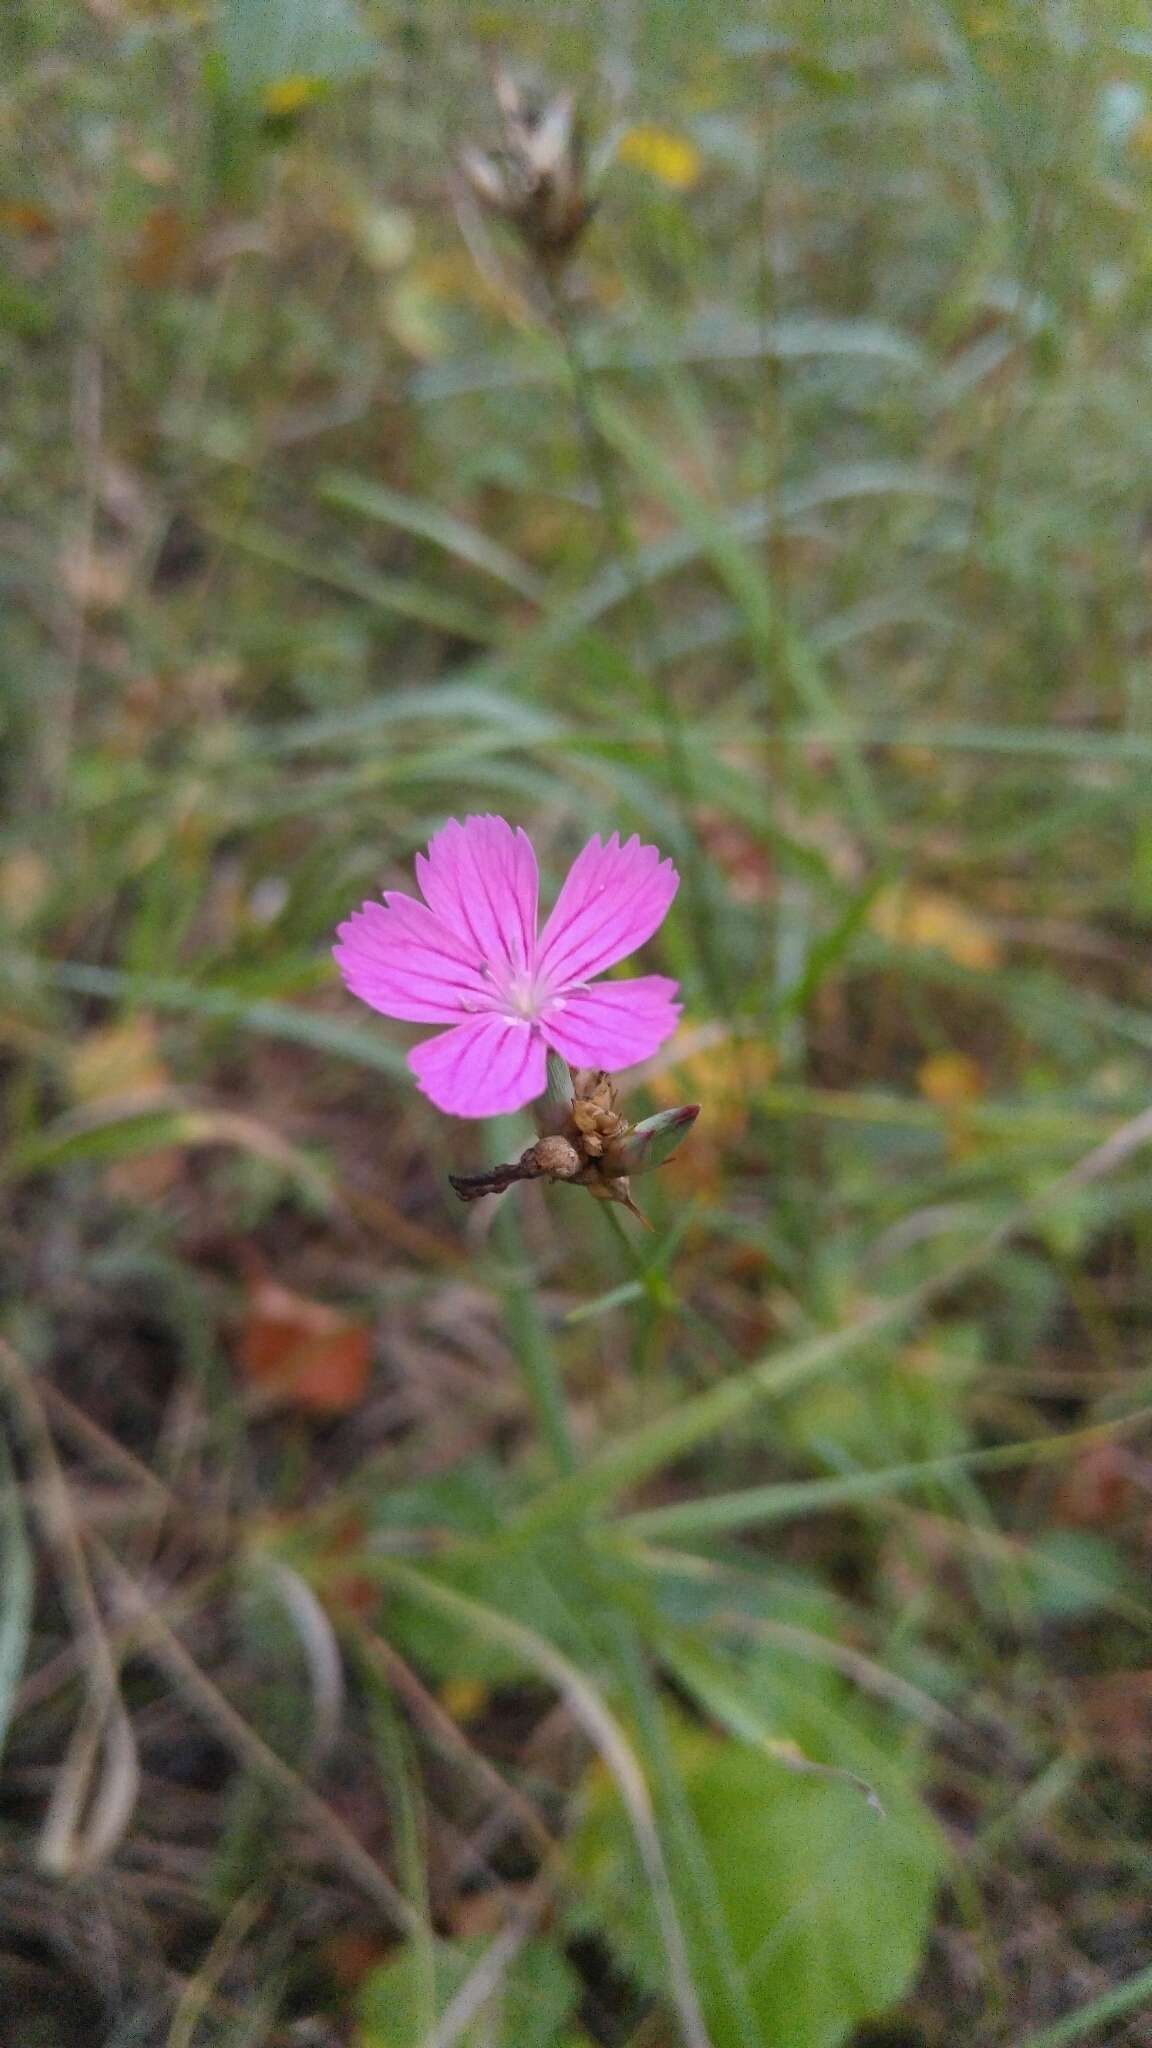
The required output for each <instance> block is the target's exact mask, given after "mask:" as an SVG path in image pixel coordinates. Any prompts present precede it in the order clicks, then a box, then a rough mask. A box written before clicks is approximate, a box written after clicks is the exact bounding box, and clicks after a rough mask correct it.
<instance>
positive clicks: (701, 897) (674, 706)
mask: <svg viewBox="0 0 1152 2048" xmlns="http://www.w3.org/2000/svg"><path fill="white" fill-rule="evenodd" d="M548 298H549V305H550V307H551V311H552V317H553V320H554V322H555V326H556V331H557V333H558V334H559V336H560V341H561V344H562V346H563V349H564V356H565V360H566V362H567V364H568V372H569V376H570V377H571V380H572V397H573V403H574V405H575V409H576V418H577V421H578V424H579V427H580V433H581V438H582V440H583V442H584V448H585V453H586V455H587V459H588V466H589V469H590V470H591V472H592V477H593V481H594V482H595V485H596V490H597V494H598V496H599V499H600V509H601V512H602V514H603V517H604V524H605V528H606V530H607V533H608V538H609V541H610V543H611V545H612V547H613V548H614V549H615V551H616V553H617V555H618V557H619V559H620V560H621V562H623V563H624V564H625V565H626V567H627V569H628V572H629V576H630V580H631V587H632V593H633V601H634V603H635V605H636V607H637V609H638V610H640V611H642V612H643V625H644V633H645V636H646V639H647V643H648V645H649V646H654V645H655V643H656V640H657V638H658V636H659V620H658V619H657V617H656V611H655V607H654V605H653V602H652V595H651V592H650V591H649V589H648V585H647V583H646V581H645V578H644V573H643V567H642V565H641V562H640V559H639V555H638V553H637V549H636V540H635V536H634V534H633V532H632V523H631V520H630V519H629V517H628V509H627V506H626V505H625V503H624V496H623V493H622V491H621V489H620V479H619V476H618V474H617V469H616V461H615V457H614V455H613V452H612V449H611V447H610V445H609V443H608V440H607V438H606V436H605V434H604V431H603V428H602V427H601V424H600V415H599V407H598V404H597V398H596V384H595V378H594V376H593V374H592V370H591V368H590V366H589V364H588V361H587V358H586V357H585V354H584V351H583V349H582V347H581V345H580V335H579V331H578V329H577V326H576V323H575V322H574V320H573V319H572V315H571V309H570V307H569V305H568V301H567V299H566V298H565V296H564V285H563V281H562V279H560V278H558V277H555V276H553V275H551V274H549V277H548ZM639 666H640V672H641V675H642V676H643V679H644V682H645V684H646V685H647V688H648V693H649V696H650V698H651V701H652V708H653V711H654V713H655V716H656V718H657V720H658V721H659V724H660V726H661V729H662V731H663V736H664V754H665V759H666V761H667V764H668V776H669V781H670V782H671V785H672V794H673V797H674V799H675V803H676V809H677V813H678V816H679V821H680V831H681V835H682V839H683V858H684V889H685V895H686V898H687V901H688V905H689V909H690V911H691V916H692V930H693V934H694V937H695V939H696V943H697V947H698V950H699V954H700V966H701V971H702V973H703V975H704V980H705V983H706V985H707V988H708V993H709V995H710V997H711V999H712V1002H713V1004H714V1006H715V1007H716V1008H717V1010H719V1011H720V1012H721V1014H727V1012H728V1009H729V1003H728V988H727V974H726V972H725V967H724V960H723V955H722V953H721V951H720V948H719V946H718V945H717V942H716V932H717V920H716V908H715V905H714V904H713V903H712V902H711V892H710V890H709V888H708V883H707V877H706V872H705V868H704V864H703V862H702V861H701V859H700V852H699V848H698V846H697V843H696V834H695V828H694V826H693V822H692V804H693V800H694V796H695V786H694V778H693V774H692V760H691V755H690V753H689V750H688V741H687V737H686V734H685V729H684V721H683V719H682V717H681V715H680V707H679V705H678V703H677V701H676V696H675V692H674V691H673V690H672V689H670V688H664V687H662V686H661V684H660V681H659V678H658V677H657V676H656V674H655V672H654V670H653V669H652V668H651V666H650V665H649V662H648V661H647V659H644V660H643V661H642V662H641V663H640V664H639Z"/></svg>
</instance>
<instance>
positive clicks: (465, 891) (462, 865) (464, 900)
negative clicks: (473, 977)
mask: <svg viewBox="0 0 1152 2048" xmlns="http://www.w3.org/2000/svg"><path fill="white" fill-rule="evenodd" d="M416 879H417V881H418V882H419V884H420V892H421V894H422V896H423V897H424V900H425V902H426V903H427V904H428V906H429V908H430V909H431V910H433V911H434V912H435V914H436V916H437V917H438V918H439V919H440V920H441V922H442V923H443V924H446V925H447V926H448V927H449V929H450V930H451V931H454V932H455V933H456V934H457V936H458V937H459V938H460V939H461V940H462V941H464V942H465V943H467V944H468V945H470V946H472V947H473V948H474V950H475V952H476V953H477V954H478V956H479V958H480V959H482V960H487V961H488V963H489V965H490V966H491V967H493V968H494V969H496V970H497V971H499V970H500V969H501V968H503V967H506V966H507V967H512V968H521V969H524V968H527V967H529V966H530V964H531V961H532V956H533V952H534V949H535V944H536V903H537V896H538V892H539V886H540V884H539V875H538V872H537V868H536V855H535V854H534V853H533V851H532V842H531V840H530V839H529V838H528V835H527V833H526V832H521V831H515V832H514V831H513V830H512V827H511V825H509V824H508V822H507V820H506V819H504V818H493V817H483V818H465V820H464V823H463V824H461V823H460V821H459V819H457V818H449V820H448V823H447V824H446V825H445V826H444V827H443V828H442V829H441V831H439V832H437V833H436V834H435V836H434V838H433V839H432V840H431V841H430V842H429V846H428V852H427V854H423V853H418V854H417V855H416Z"/></svg>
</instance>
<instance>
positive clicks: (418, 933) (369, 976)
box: [332, 892, 493, 1024]
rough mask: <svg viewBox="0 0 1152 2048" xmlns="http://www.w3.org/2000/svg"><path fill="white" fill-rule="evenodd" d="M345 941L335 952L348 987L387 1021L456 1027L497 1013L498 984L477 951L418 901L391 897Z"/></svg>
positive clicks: (365, 912)
mask: <svg viewBox="0 0 1152 2048" xmlns="http://www.w3.org/2000/svg"><path fill="white" fill-rule="evenodd" d="M338 937H339V939H340V941H341V943H340V944H339V945H338V946H334V947H333V948H332V951H333V955H334V957H335V959H336V962H337V964H338V966H339V968H340V972H341V974H342V975H343V977H344V982H345V985H346V986H347V987H348V988H350V989H351V991H352V994H353V995H354V996H359V997H360V998H361V1001H362V1002H365V1003H370V1004H371V1006H372V1008H373V1009H374V1010H380V1011H382V1012H383V1014H384V1016H385V1017H398V1018H401V1019H402V1020H403V1021H405V1022H407V1023H409V1024H454V1023H456V1022H457V1020H458V1019H459V1018H460V1017H462V1016H468V1015H470V1014H471V1013H472V1012H474V1011H475V1010H477V1009H484V1010H487V1009H490V1008H491V1005H492V994H493V992H492V984H491V982H490V981H488V980H486V979H485V976H484V974H483V971H482V962H481V959H480V956H479V954H478V953H477V951H476V949H475V947H474V946H472V945H469V944H466V943H465V942H464V941H463V940H461V939H460V938H458V937H457V935H456V933H455V932H454V931H450V930H449V929H448V927H447V926H446V925H444V924H442V923H441V921H440V919H439V918H438V917H434V916H433V914H432V912H431V911H430V910H427V909H426V908H425V906H424V904H423V903H418V902H417V901H416V898H415V897H414V896H403V895H400V894H399V893H397V892H391V893H389V894H388V895H387V896H385V898H384V901H383V903H365V904H364V906H363V908H362V909H360V910H357V911H354V912H353V914H352V916H351V917H350V918H348V919H347V920H346V922H345V923H344V924H342V925H340V926H339V929H338Z"/></svg>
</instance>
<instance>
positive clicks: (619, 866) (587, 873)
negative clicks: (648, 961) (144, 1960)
mask: <svg viewBox="0 0 1152 2048" xmlns="http://www.w3.org/2000/svg"><path fill="white" fill-rule="evenodd" d="M679 886H680V877H679V875H678V874H677V872H676V870H675V868H674V867H673V865H672V863H671V861H670V860H661V858H660V854H659V852H658V850H657V848H656V847H654V846H641V844H640V841H639V839H637V838H636V837H635V836H633V838H631V839H629V840H628V842H627V844H626V845H625V846H621V844H620V839H619V835H618V834H617V833H615V832H614V833H613V834H612V837H611V839H610V840H609V841H608V843H607V845H604V846H602V845H601V843H600V840H599V838H598V837H597V838H595V839H590V840H589V841H588V844H587V846H586V847H585V848H584V851H583V853H581V854H578V855H577V857H576V859H575V860H574V861H573V863H572V866H571V868H570V870H569V873H568V879H567V881H566V882H565V884H564V887H563V888H562V889H561V891H560V894H559V897H558V898H557V901H556V908H555V910H554V911H553V912H552V915H551V917H550V918H549V919H548V922H547V924H546V925H545V927H544V929H543V931H542V932H541V934H540V944H539V946H538V948H537V953H536V964H537V974H538V976H539V978H540V979H541V980H542V981H545V982H547V983H548V984H549V985H550V986H551V987H552V988H553V989H562V988H566V987H568V986H570V984H571V983H573V982H577V981H587V980H588V979H589V977H590V976H591V975H593V974H602V973H603V972H604V969H605V968H606V967H613V966H615V964H616V962H617V960H624V959H626V958H627V956H628V954H629V953H634V952H635V950H636V948H637V946H642V945H643V943H644V941H645V939H650V938H651V936H652V934H653V932H654V931H655V930H656V928H657V926H658V925H660V924H662V923H663V921H664V918H665V916H666V915H667V911H668V905H669V904H670V903H671V901H672V898H673V897H674V896H675V894H676V891H677V889H678V888H679Z"/></svg>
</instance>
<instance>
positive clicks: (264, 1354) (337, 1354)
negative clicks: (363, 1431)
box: [237, 1280, 372, 1415]
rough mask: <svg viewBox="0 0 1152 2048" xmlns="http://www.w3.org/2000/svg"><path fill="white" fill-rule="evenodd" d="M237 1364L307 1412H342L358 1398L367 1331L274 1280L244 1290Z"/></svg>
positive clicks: (368, 1347) (368, 1363) (363, 1383)
mask: <svg viewBox="0 0 1152 2048" xmlns="http://www.w3.org/2000/svg"><path fill="white" fill-rule="evenodd" d="M237 1357H238V1363H239V1366H240V1370H241V1372H242V1373H243V1375H244V1377H245V1379H247V1380H250V1381H251V1382H252V1383H253V1384H254V1385H255V1386H258V1387H260V1388H262V1389H263V1390H264V1391H265V1392H266V1393H268V1394H271V1395H273V1396H274V1397H276V1399H277V1400H278V1401H279V1402H281V1403H282V1404H283V1405H284V1406H286V1407H289V1408H298V1409H300V1410H302V1411H303V1412H304V1413H306V1414H309V1415H346V1414H347V1413H348V1411H349V1410H350V1409H352V1408H355V1407H356V1405H357V1403H358V1402H359V1401H361V1400H362V1399H363V1396H364V1392H365V1389H366V1387H367V1385H368V1378H369V1374H370V1372H371V1367H372V1332H371V1330H370V1329H369V1328H368V1327H367V1326H366V1325H365V1324H364V1323H358V1322H356V1321H354V1320H353V1319H352V1317H350V1316H346V1315H344V1314H343V1313H342V1311H341V1310H340V1309H335V1308H331V1307H329V1306H328V1304H327V1303H326V1302H322V1301H310V1300H309V1299H308V1298H307V1296H306V1295H303V1294H295V1293H293V1291H292V1290H291V1289H290V1288H288V1287H282V1286H281V1285H280V1283H279V1281H276V1280H257V1281H255V1282H254V1283H253V1285H252V1286H251V1287H250V1289H249V1293H248V1302H247V1310H246V1314H245V1318H244V1322H243V1325H242V1328H241V1331H240V1340H239V1346H238V1352H237Z"/></svg>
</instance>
